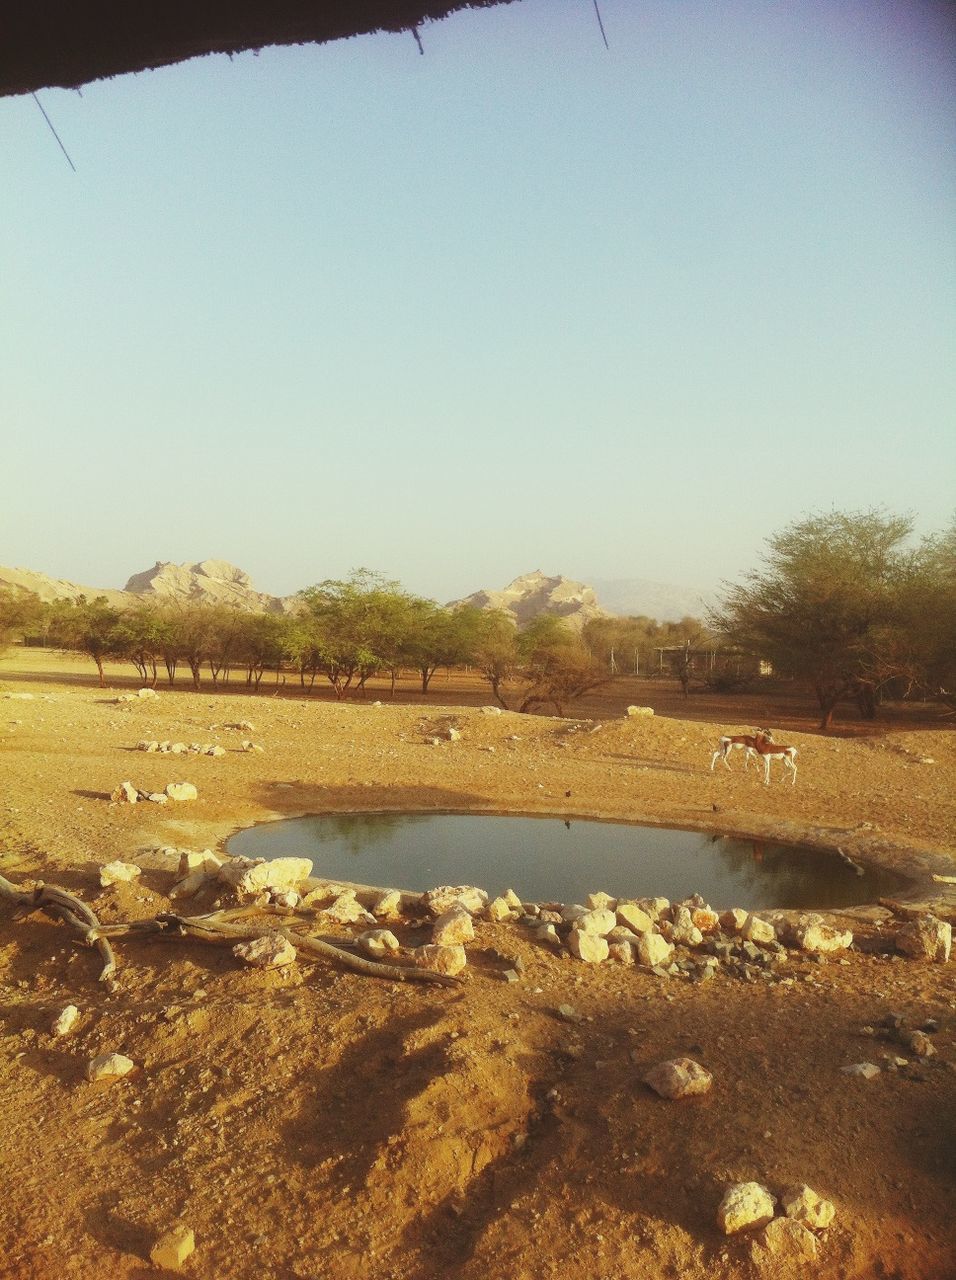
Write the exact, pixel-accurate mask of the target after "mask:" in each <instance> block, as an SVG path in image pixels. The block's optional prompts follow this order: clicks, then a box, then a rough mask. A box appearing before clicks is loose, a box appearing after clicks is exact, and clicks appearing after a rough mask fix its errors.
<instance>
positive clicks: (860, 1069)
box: [840, 1062, 880, 1080]
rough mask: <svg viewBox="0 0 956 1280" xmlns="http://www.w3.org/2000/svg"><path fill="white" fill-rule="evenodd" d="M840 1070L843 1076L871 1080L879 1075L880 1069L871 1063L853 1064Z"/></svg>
mask: <svg viewBox="0 0 956 1280" xmlns="http://www.w3.org/2000/svg"><path fill="white" fill-rule="evenodd" d="M840 1070H841V1071H842V1073H843V1074H844V1075H845V1076H857V1077H859V1078H860V1079H861V1080H872V1079H874V1078H875V1077H876V1076H878V1075H879V1074H880V1068H879V1067H878V1066H877V1065H876V1064H875V1063H873V1062H854V1063H852V1064H851V1065H850V1066H848V1067H841V1068H840Z"/></svg>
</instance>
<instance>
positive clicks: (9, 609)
mask: <svg viewBox="0 0 956 1280" xmlns="http://www.w3.org/2000/svg"><path fill="white" fill-rule="evenodd" d="M45 612H46V610H45V609H44V606H43V603H42V602H41V600H40V597H39V596H37V595H35V594H34V593H33V592H32V591H12V590H9V589H7V588H0V651H2V650H3V649H5V648H6V646H7V645H8V644H11V643H12V642H13V641H14V640H22V639H23V637H24V636H25V635H28V634H30V633H31V632H32V631H33V630H34V629H35V628H37V627H40V626H42V624H43V621H44V614H45Z"/></svg>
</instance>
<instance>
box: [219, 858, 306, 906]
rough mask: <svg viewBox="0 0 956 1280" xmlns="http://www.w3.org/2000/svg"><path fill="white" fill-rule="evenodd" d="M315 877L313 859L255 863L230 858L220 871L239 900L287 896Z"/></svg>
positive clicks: (276, 859)
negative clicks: (265, 894) (264, 895)
mask: <svg viewBox="0 0 956 1280" xmlns="http://www.w3.org/2000/svg"><path fill="white" fill-rule="evenodd" d="M311 874H312V860H311V859H310V858H273V859H272V861H271V862H253V861H252V860H251V859H249V858H227V859H226V861H225V862H224V863H223V864H222V866H221V867H220V868H219V878H220V880H222V881H224V882H225V883H226V884H228V885H231V886H232V887H233V888H234V889H235V890H236V893H237V894H238V895H239V896H240V897H251V898H254V897H257V896H258V895H259V894H260V893H262V892H263V891H265V890H274V891H275V892H277V893H286V892H288V891H290V890H297V889H298V887H299V885H300V884H301V883H302V881H303V880H306V879H308V877H309V876H310V875H311Z"/></svg>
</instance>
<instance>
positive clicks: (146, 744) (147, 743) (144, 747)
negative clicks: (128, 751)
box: [136, 738, 159, 751]
mask: <svg viewBox="0 0 956 1280" xmlns="http://www.w3.org/2000/svg"><path fill="white" fill-rule="evenodd" d="M136 750H137V751H158V750H159V743H158V742H156V741H154V740H153V739H151V738H144V739H143V740H142V741H141V742H137V744H136Z"/></svg>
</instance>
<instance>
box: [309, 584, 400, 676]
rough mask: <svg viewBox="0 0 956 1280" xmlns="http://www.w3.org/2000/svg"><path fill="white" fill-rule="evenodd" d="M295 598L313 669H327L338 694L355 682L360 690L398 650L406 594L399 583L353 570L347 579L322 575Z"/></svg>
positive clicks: (327, 674) (326, 672)
mask: <svg viewBox="0 0 956 1280" xmlns="http://www.w3.org/2000/svg"><path fill="white" fill-rule="evenodd" d="M299 598H300V600H301V601H302V605H303V611H304V614H305V621H306V624H307V630H308V631H309V632H311V642H312V644H314V657H315V658H316V659H317V661H316V669H319V670H322V671H323V672H324V673H325V676H326V679H327V680H328V682H329V684H331V686H332V688H333V689H334V690H335V696H336V698H339V699H341V698H344V697H345V696H346V694H347V693H348V691H349V689H350V688H351V687H352V686H353V684H356V683H357V684H358V686H359V687H360V688H363V689H364V687H365V682H366V680H367V679H368V678H369V676H370V675H372V674H373V673H374V672H375V671H378V670H380V669H381V668H382V667H385V666H387V665H388V664H389V662H390V660H394V655H396V654H397V653H398V652H399V651H400V648H401V642H402V639H403V636H404V632H403V626H404V619H405V618H406V617H407V601H408V599H409V597H408V596H407V595H406V593H405V592H403V591H402V589H401V586H400V585H399V583H397V582H391V581H388V580H387V579H385V578H384V577H383V576H382V575H381V574H378V573H374V572H373V571H372V570H370V569H356V570H354V572H353V573H352V575H351V576H350V577H349V578H348V580H347V581H340V580H335V579H331V578H330V579H326V580H325V581H324V582H320V583H317V584H316V585H315V586H314V587H308V588H306V590H305V591H301V592H300V593H299Z"/></svg>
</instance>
